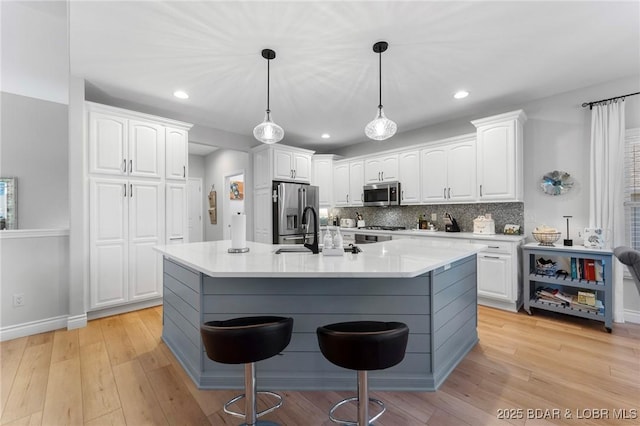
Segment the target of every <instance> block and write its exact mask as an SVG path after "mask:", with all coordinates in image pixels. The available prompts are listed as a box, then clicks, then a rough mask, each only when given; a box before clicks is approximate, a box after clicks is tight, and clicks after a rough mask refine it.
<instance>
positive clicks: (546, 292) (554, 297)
mask: <svg viewBox="0 0 640 426" xmlns="http://www.w3.org/2000/svg"><path fill="white" fill-rule="evenodd" d="M536 300H541V301H543V302H547V303H550V304H552V305H560V306H569V305H570V304H571V300H572V298H571V295H570V294H565V293H563V292H561V291H560V290H558V289H555V288H549V287H544V288H543V287H538V288H537V289H536Z"/></svg>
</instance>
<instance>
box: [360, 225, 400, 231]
mask: <svg viewBox="0 0 640 426" xmlns="http://www.w3.org/2000/svg"><path fill="white" fill-rule="evenodd" d="M358 229H369V230H372V231H402V230H403V229H407V228H405V227H404V226H379V225H370V226H363V227H362V228H358Z"/></svg>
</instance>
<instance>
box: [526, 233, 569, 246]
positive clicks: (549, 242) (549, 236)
mask: <svg viewBox="0 0 640 426" xmlns="http://www.w3.org/2000/svg"><path fill="white" fill-rule="evenodd" d="M531 235H533V238H534V239H535V240H536V241H537V242H539V243H540V244H538V245H539V246H552V247H553V243H555V242H556V241H558V240H559V239H560V235H562V233H560V232H532V233H531Z"/></svg>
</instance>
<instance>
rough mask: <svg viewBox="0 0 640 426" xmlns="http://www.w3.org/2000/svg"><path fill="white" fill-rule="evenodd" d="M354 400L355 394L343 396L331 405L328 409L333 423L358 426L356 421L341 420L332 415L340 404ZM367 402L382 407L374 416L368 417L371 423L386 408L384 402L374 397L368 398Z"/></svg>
mask: <svg viewBox="0 0 640 426" xmlns="http://www.w3.org/2000/svg"><path fill="white" fill-rule="evenodd" d="M354 401H356V402H357V401H358V397H357V396H352V397H351V398H345V399H343V400H342V401H340V402H338V403H337V404H336V405H334V406H333V407H331V411H329V419H331V421H332V422H334V423H339V424H343V425H350V426H358V422H357V421H356V422H354V421H352V420H342V419H337V418H335V417H334V416H333V413H334V412H335V411H336V410H337V409H338V408H339V407H340V406H342V405H344V404H347V403H349V402H354ZM369 402H373V403H376V404H378V405H379V406H380V408H382V411H380V412H379V413H378V414H376V415H375V416H373V417H371V419H369V421H368V423H373V422H375V421H376V420H378V418H379V417H380V416H381V415H382V414H383V413H384V412H385V411H386V410H387V408H386V407H385V406H384V403H383V402H382V401H380V400H379V399H375V398H369Z"/></svg>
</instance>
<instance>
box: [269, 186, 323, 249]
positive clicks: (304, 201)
mask: <svg viewBox="0 0 640 426" xmlns="http://www.w3.org/2000/svg"><path fill="white" fill-rule="evenodd" d="M272 189H273V192H272V194H273V215H272V217H273V243H274V244H302V243H304V240H305V229H303V227H302V212H303V211H304V208H305V207H307V206H311V207H313V208H314V209H315V211H316V214H317V213H318V205H319V197H318V187H317V186H311V185H307V184H300V183H289V182H276V181H274V182H273V188H272ZM307 214H308V216H307V223H308V224H309V227H308V228H307V229H308V232H309V233H313V227H314V222H313V215H312V214H311V212H308V213H307ZM312 240H313V236H312V235H309V242H311V241H312Z"/></svg>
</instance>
